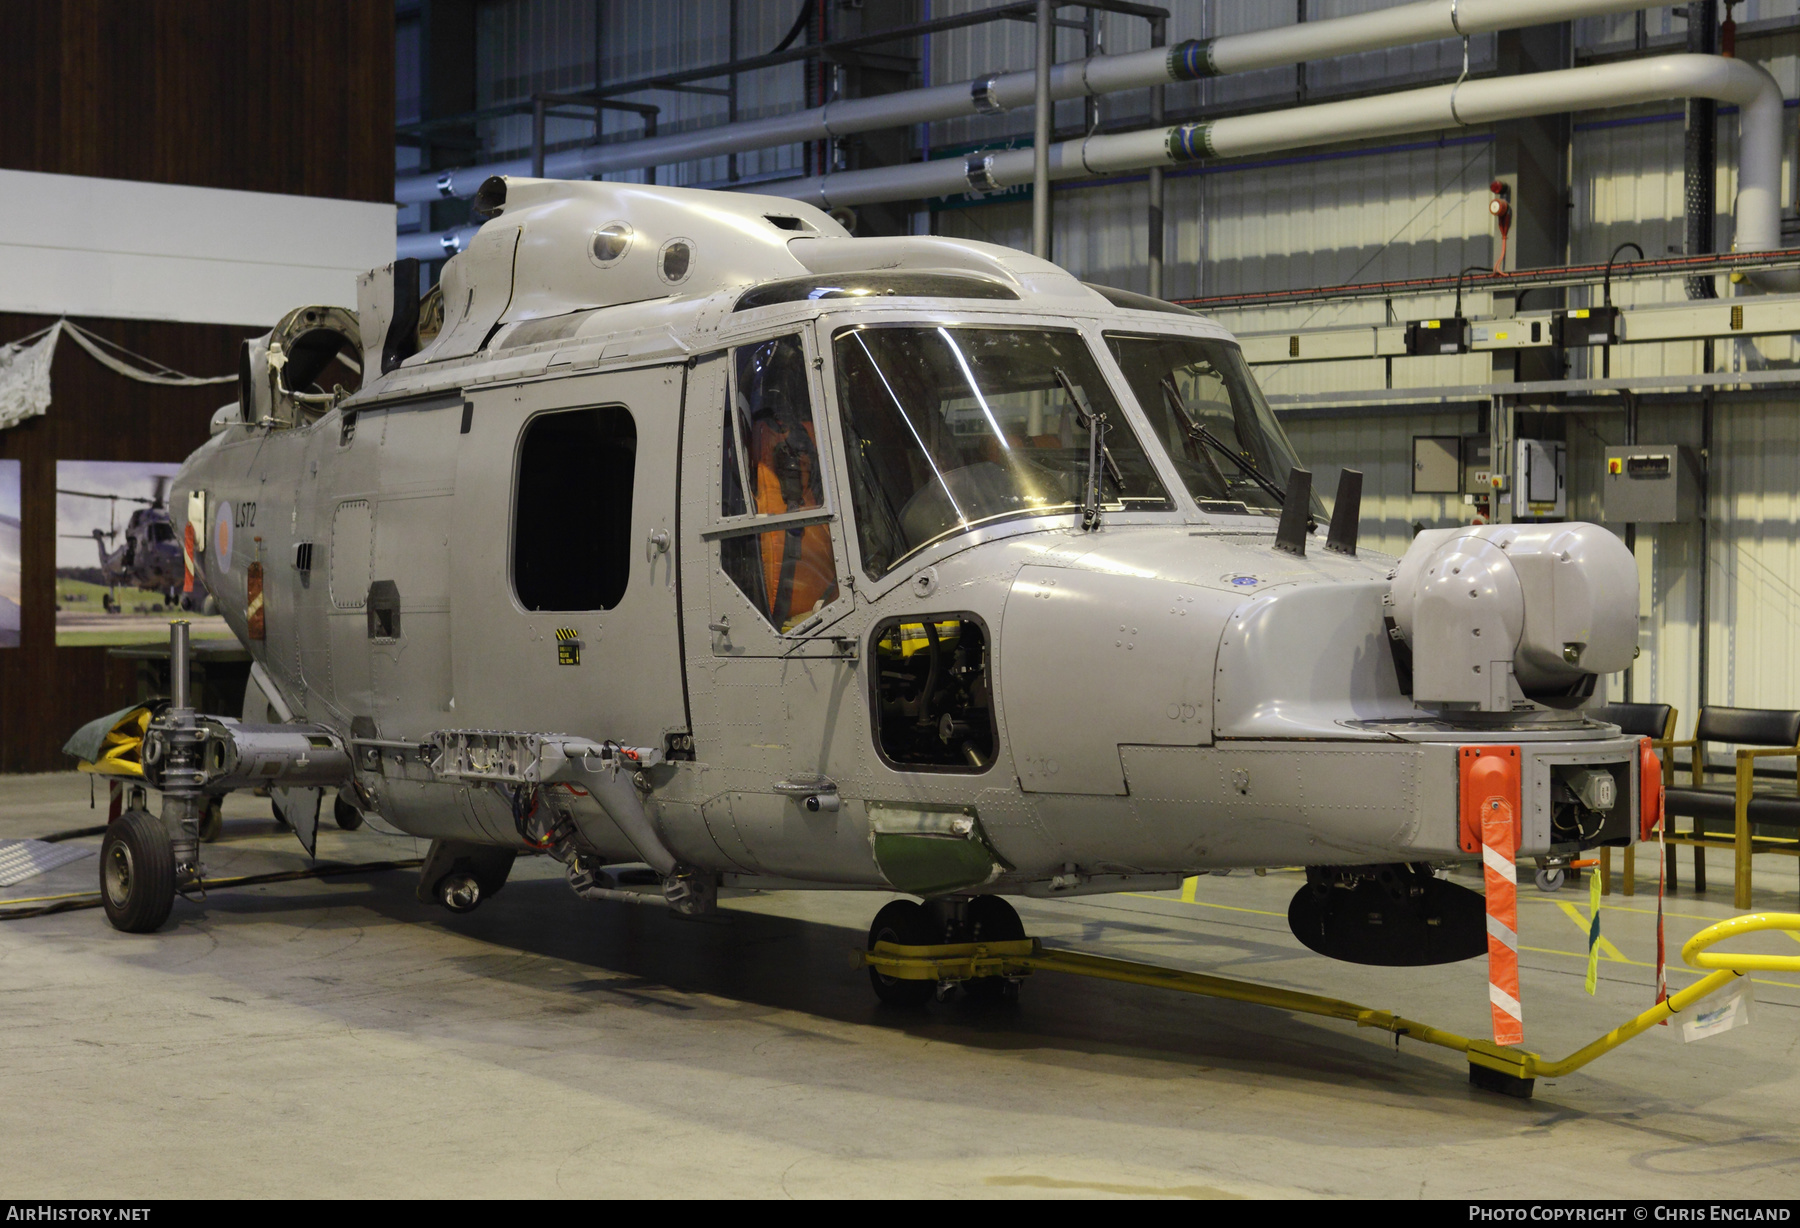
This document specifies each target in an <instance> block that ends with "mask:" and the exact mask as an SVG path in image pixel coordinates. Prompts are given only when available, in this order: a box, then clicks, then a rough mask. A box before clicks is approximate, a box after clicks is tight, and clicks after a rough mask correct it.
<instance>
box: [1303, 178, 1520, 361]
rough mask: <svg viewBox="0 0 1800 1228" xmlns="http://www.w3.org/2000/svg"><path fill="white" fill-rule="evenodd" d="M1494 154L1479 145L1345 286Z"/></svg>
mask: <svg viewBox="0 0 1800 1228" xmlns="http://www.w3.org/2000/svg"><path fill="white" fill-rule="evenodd" d="M1492 152H1493V149H1492V147H1491V146H1489V145H1486V144H1482V145H1477V146H1476V147H1475V152H1474V153H1471V154H1470V155H1469V159H1468V161H1466V162H1464V163H1463V164H1462V165H1461V166H1459V167H1457V169H1456V171H1455V173H1454V174H1452V175H1450V176H1448V177H1446V178H1445V180H1444V181H1443V182H1442V183H1440V184H1439V185H1438V190H1437V191H1436V192H1433V193H1432V195H1431V199H1430V200H1428V201H1426V202H1425V203H1424V204H1422V205H1420V206H1419V208H1418V210H1417V211H1416V212H1415V213H1414V214H1413V215H1412V216H1411V217H1409V218H1407V219H1406V221H1405V222H1403V223H1401V225H1400V228H1399V229H1398V230H1396V231H1394V233H1393V234H1391V235H1389V236H1388V240H1387V242H1386V243H1383V244H1382V245H1381V246H1380V247H1378V248H1376V249H1375V251H1374V253H1373V254H1372V255H1370V256H1369V258H1368V259H1367V260H1365V261H1363V262H1362V263H1361V264H1359V265H1357V266H1356V271H1355V272H1354V273H1352V274H1350V276H1349V277H1347V278H1345V279H1344V281H1345V284H1350V283H1352V282H1354V281H1355V280H1356V279H1357V278H1358V277H1360V276H1361V275H1362V272H1363V270H1364V269H1366V268H1368V267H1369V266H1370V265H1371V264H1374V263H1375V262H1376V261H1377V260H1379V259H1381V257H1382V255H1383V254H1384V253H1386V251H1387V249H1388V248H1390V247H1392V246H1393V245H1394V244H1395V243H1397V242H1399V241H1400V236H1401V235H1403V234H1405V233H1406V232H1407V231H1408V230H1409V229H1411V227H1412V224H1413V223H1414V222H1416V221H1418V220H1419V219H1420V218H1421V217H1423V216H1425V211H1426V210H1427V209H1429V208H1431V206H1433V205H1435V204H1436V203H1437V202H1438V201H1439V200H1440V199H1441V198H1442V197H1443V195H1444V193H1445V192H1448V191H1449V190H1450V185H1451V184H1453V183H1461V182H1462V177H1463V175H1465V174H1466V173H1467V172H1468V169H1469V168H1470V167H1471V166H1474V165H1475V160H1476V159H1477V158H1479V157H1481V156H1482V155H1483V154H1491V153H1492ZM1445 216H1448V214H1446V215H1445ZM1443 221H1444V219H1443V218H1442V217H1440V218H1439V219H1438V220H1437V221H1436V222H1434V223H1432V225H1431V227H1430V228H1429V229H1427V230H1426V231H1425V234H1424V235H1420V236H1419V237H1420V238H1424V237H1425V236H1426V235H1429V234H1430V233H1431V232H1432V231H1433V230H1436V229H1437V228H1438V226H1440V225H1442V224H1443ZM1323 310H1325V306H1324V305H1323V304H1321V305H1320V306H1318V307H1315V308H1313V310H1312V314H1311V315H1308V316H1307V317H1306V319H1304V320H1302V321H1300V324H1299V327H1300V328H1305V327H1306V326H1307V325H1309V324H1311V323H1312V322H1313V319H1314V317H1316V316H1317V315H1318V314H1319V313H1320V312H1321V311H1323Z"/></svg>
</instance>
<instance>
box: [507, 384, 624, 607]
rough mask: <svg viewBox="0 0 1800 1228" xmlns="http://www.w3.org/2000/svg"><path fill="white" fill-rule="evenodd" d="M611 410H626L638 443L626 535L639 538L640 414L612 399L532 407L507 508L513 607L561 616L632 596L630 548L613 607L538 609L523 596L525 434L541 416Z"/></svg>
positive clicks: (518, 438)
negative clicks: (521, 515)
mask: <svg viewBox="0 0 1800 1228" xmlns="http://www.w3.org/2000/svg"><path fill="white" fill-rule="evenodd" d="M608 409H615V410H618V411H619V412H621V413H623V414H624V415H625V417H626V418H627V419H628V420H629V421H630V423H631V433H632V440H633V445H634V446H633V449H632V464H631V501H630V507H629V513H630V514H629V517H628V519H629V520H631V521H632V523H631V524H628V525H627V526H626V528H625V529H624V537H625V540H626V541H627V542H629V541H634V540H636V539H635V537H634V536H633V530H634V528H635V520H636V516H637V483H638V478H639V472H638V465H637V460H638V455H637V449H636V446H635V444H636V441H637V439H638V438H639V436H638V429H637V415H636V414H635V413H633V412H632V410H631V406H629V405H627V404H626V403H625V402H624V401H621V400H617V399H612V400H604V401H596V402H592V403H585V404H584V403H576V404H573V405H554V406H546V407H544V408H543V409H536V410H532V411H531V412H530V413H528V414H526V415H525V417H524V418H523V419H522V420H521V421H520V422H519V428H518V431H517V433H516V434H515V435H514V436H513V456H512V481H511V484H510V489H509V491H508V497H507V509H506V589H507V595H508V596H509V597H510V598H511V599H512V604H513V608H514V609H516V610H518V611H520V612H521V613H524V614H528V615H533V616H538V615H542V616H546V617H549V616H560V615H584V616H586V615H599V614H610V613H612V612H613V611H614V610H617V609H618V608H619V607H620V606H622V605H624V604H625V602H626V601H627V600H628V599H629V598H630V596H631V582H632V574H631V573H632V572H633V571H634V570H635V568H633V567H632V566H631V565H630V562H629V560H630V559H631V552H630V551H629V550H627V551H626V552H625V555H624V557H625V558H626V560H627V564H626V568H625V583H624V586H623V587H622V588H620V590H619V599H618V600H617V601H616V602H614V603H613V604H612V605H610V606H594V607H591V608H588V609H580V610H547V609H534V608H533V607H531V606H529V605H527V604H525V599H524V598H523V597H522V596H520V595H519V494H520V491H521V490H522V489H523V487H522V484H521V482H520V478H521V476H522V473H523V468H524V463H525V437H526V436H527V435H529V434H530V433H531V429H532V426H533V425H534V424H535V423H536V422H537V421H538V420H539V419H541V418H547V417H550V416H552V415H554V414H576V413H591V412H594V411H597V410H608Z"/></svg>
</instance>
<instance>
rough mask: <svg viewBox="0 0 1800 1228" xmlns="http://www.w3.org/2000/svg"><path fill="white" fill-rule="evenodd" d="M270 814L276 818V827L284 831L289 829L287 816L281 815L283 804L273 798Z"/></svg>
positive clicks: (270, 800) (270, 804) (270, 803)
mask: <svg viewBox="0 0 1800 1228" xmlns="http://www.w3.org/2000/svg"><path fill="white" fill-rule="evenodd" d="M269 813H270V814H272V815H274V816H275V826H277V827H280V828H283V829H285V828H287V826H288V821H287V816H286V815H285V814H283V813H281V803H280V802H278V801H276V800H275V799H274V798H272V797H271V798H270V799H269Z"/></svg>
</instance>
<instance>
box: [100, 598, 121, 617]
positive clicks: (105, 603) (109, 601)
mask: <svg viewBox="0 0 1800 1228" xmlns="http://www.w3.org/2000/svg"><path fill="white" fill-rule="evenodd" d="M100 608H101V609H103V610H105V611H106V612H107V613H108V614H117V613H118V612H119V603H118V602H116V601H114V600H113V595H112V594H111V593H101V594H100Z"/></svg>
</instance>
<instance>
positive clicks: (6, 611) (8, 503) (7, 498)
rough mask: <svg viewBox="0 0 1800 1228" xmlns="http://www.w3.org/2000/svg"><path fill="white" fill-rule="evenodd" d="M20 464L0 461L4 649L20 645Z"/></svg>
mask: <svg viewBox="0 0 1800 1228" xmlns="http://www.w3.org/2000/svg"><path fill="white" fill-rule="evenodd" d="M19 577H20V567H19V462H18V461H16V460H0V648H17V647H18V646H19V601H20V594H19Z"/></svg>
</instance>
